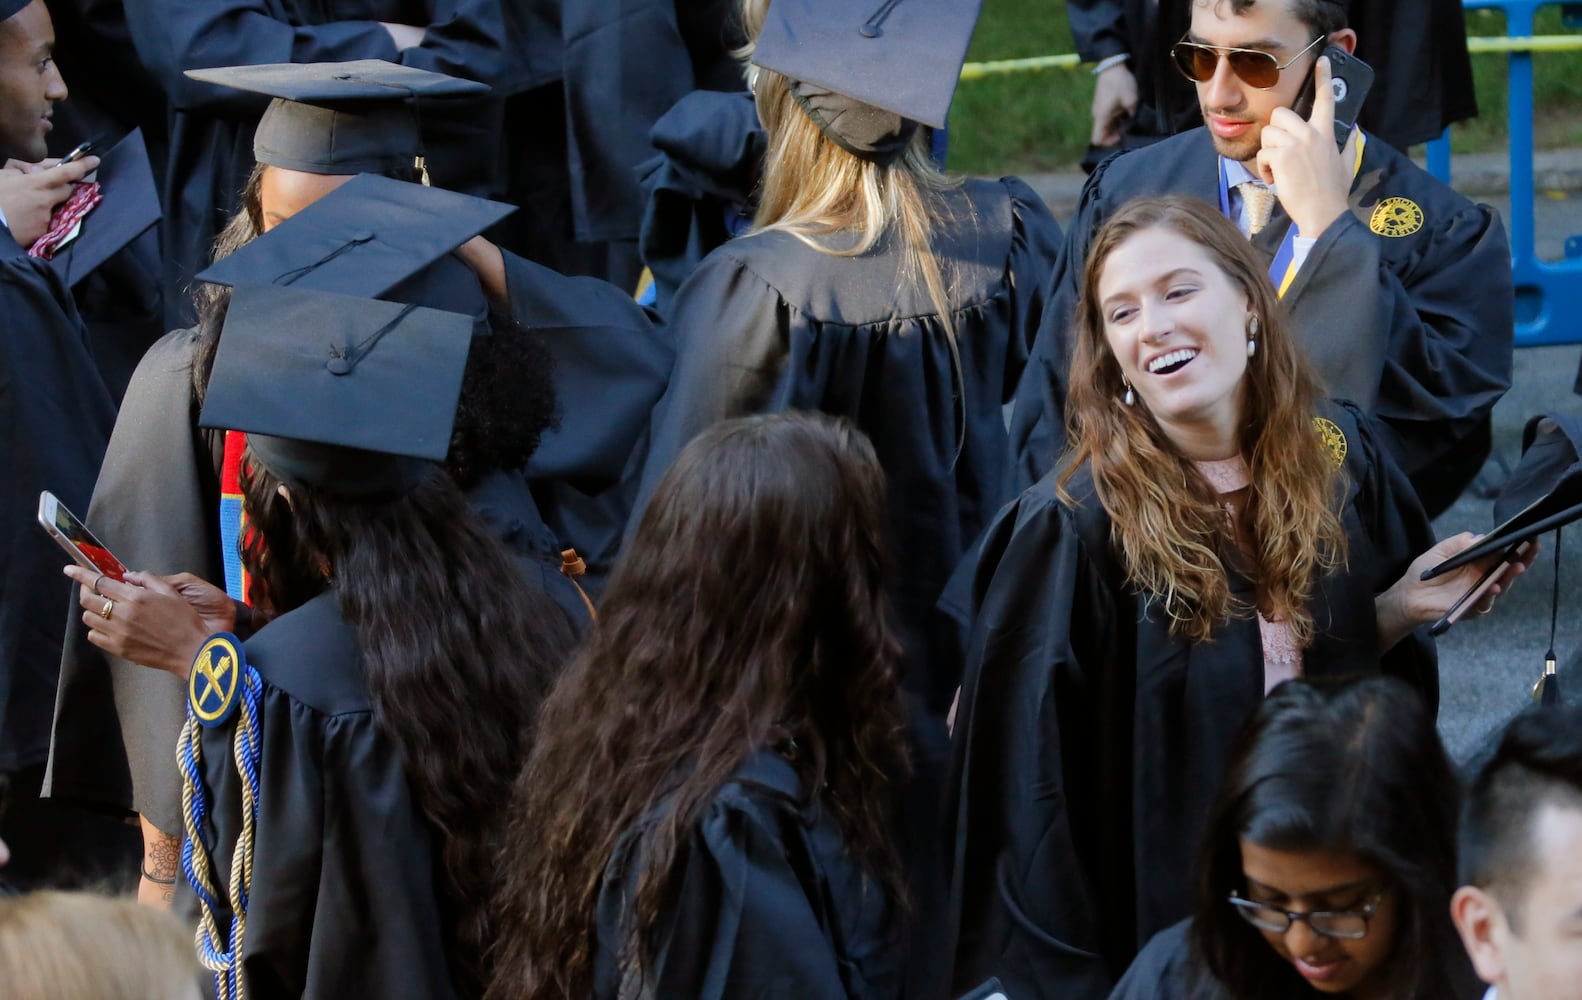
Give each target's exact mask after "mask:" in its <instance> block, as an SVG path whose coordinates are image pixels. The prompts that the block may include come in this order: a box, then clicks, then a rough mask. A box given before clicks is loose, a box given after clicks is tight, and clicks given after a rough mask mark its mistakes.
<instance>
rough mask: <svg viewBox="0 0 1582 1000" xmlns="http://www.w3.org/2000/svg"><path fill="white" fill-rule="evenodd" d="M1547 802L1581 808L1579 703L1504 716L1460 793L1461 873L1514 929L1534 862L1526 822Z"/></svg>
mask: <svg viewBox="0 0 1582 1000" xmlns="http://www.w3.org/2000/svg"><path fill="white" fill-rule="evenodd" d="M1548 805H1556V806H1560V807H1563V808H1566V809H1575V810H1578V811H1582V708H1577V707H1575V706H1545V707H1542V708H1532V709H1529V710H1528V711H1527V712H1524V713H1523V714H1521V715H1518V716H1517V717H1516V718H1515V719H1513V720H1511V724H1510V725H1509V726H1507V727H1506V729H1505V735H1504V736H1503V737H1501V739H1500V745H1499V748H1498V749H1497V750H1495V751H1494V756H1493V757H1492V758H1490V760H1489V761H1488V763H1486V764H1484V765H1483V768H1482V770H1480V771H1479V772H1478V775H1477V777H1476V778H1475V779H1474V780H1473V782H1472V788H1471V790H1470V791H1469V792H1468V793H1467V801H1466V806H1465V810H1464V811H1463V812H1462V814H1461V862H1460V868H1459V874H1460V881H1461V883H1462V884H1463V885H1475V886H1478V887H1479V888H1481V889H1485V890H1487V891H1488V892H1490V893H1492V894H1493V895H1494V896H1495V897H1496V898H1497V899H1498V900H1499V901H1500V905H1501V907H1503V908H1504V910H1505V914H1506V919H1507V920H1508V921H1509V922H1510V924H1511V927H1512V929H1513V930H1517V931H1519V927H1518V920H1519V914H1520V912H1521V905H1520V904H1521V900H1522V897H1523V896H1524V895H1525V893H1526V888H1527V885H1528V883H1529V882H1530V881H1531V880H1532V877H1533V875H1534V870H1535V869H1536V868H1537V861H1538V859H1537V858H1536V857H1535V856H1534V852H1533V824H1534V822H1535V821H1536V819H1537V816H1538V813H1539V812H1540V811H1541V810H1542V809H1543V808H1544V807H1545V806H1548Z"/></svg>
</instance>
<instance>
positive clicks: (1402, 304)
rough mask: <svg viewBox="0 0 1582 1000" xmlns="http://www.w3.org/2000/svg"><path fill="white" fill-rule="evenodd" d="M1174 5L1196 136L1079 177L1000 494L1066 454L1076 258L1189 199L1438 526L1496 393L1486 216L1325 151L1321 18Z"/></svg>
mask: <svg viewBox="0 0 1582 1000" xmlns="http://www.w3.org/2000/svg"><path fill="white" fill-rule="evenodd" d="M1184 2H1189V3H1190V4H1191V26H1190V29H1189V30H1188V31H1187V33H1186V36H1185V37H1184V38H1182V39H1181V42H1180V43H1179V44H1178V45H1177V46H1176V47H1175V49H1174V55H1173V59H1172V61H1173V63H1174V65H1175V66H1176V68H1177V69H1178V70H1179V71H1180V72H1182V73H1183V74H1185V75H1187V76H1188V77H1189V78H1190V79H1191V80H1192V82H1193V86H1194V87H1195V88H1196V92H1197V99H1198V104H1199V107H1200V110H1201V112H1202V117H1203V123H1204V124H1203V127H1202V128H1197V129H1193V130H1191V131H1189V132H1185V133H1182V134H1181V135H1178V136H1174V137H1172V138H1170V139H1166V140H1164V141H1162V142H1159V143H1156V144H1154V145H1151V146H1147V147H1144V148H1142V149H1137V150H1132V151H1128V152H1124V153H1121V154H1118V155H1117V156H1115V157H1113V158H1111V159H1110V160H1108V161H1106V162H1105V163H1104V164H1102V165H1101V166H1100V167H1099V168H1098V169H1097V170H1095V171H1094V172H1093V174H1092V175H1091V176H1090V177H1089V178H1088V182H1087V184H1086V186H1085V187H1084V189H1083V193H1082V199H1081V202H1080V204H1079V206H1078V209H1077V217H1076V219H1075V221H1074V222H1073V224H1072V225H1071V227H1070V229H1069V230H1068V232H1067V242H1066V246H1065V249H1064V251H1063V252H1062V254H1061V258H1060V260H1059V261H1057V263H1056V265H1055V271H1054V274H1053V275H1052V278H1051V281H1052V284H1051V286H1050V287H1049V289H1048V295H1049V299H1050V307H1049V308H1048V309H1046V310H1045V312H1044V320H1043V325H1042V327H1041V328H1040V330H1039V331H1038V336H1037V340H1036V341H1035V344H1034V346H1033V350H1032V357H1031V358H1030V359H1029V367H1028V370H1027V373H1026V375H1024V377H1023V379H1022V382H1021V385H1020V387H1019V389H1018V394H1017V399H1016V405H1015V409H1014V410H1013V413H1012V418H1011V438H1012V445H1013V447H1014V448H1015V449H1016V455H1017V466H1016V467H1017V475H1018V478H1019V485H1021V486H1026V485H1028V484H1030V483H1032V482H1035V481H1037V480H1038V479H1039V478H1040V477H1041V476H1043V475H1044V474H1045V473H1047V472H1048V471H1049V470H1050V469H1051V468H1053V467H1054V465H1055V463H1056V461H1057V460H1058V458H1059V457H1060V454H1061V452H1062V451H1063V449H1064V446H1065V435H1064V431H1063V409H1064V402H1065V391H1064V378H1065V358H1066V352H1067V343H1068V339H1067V338H1068V334H1067V326H1068V324H1069V323H1070V321H1071V317H1072V315H1073V309H1074V306H1075V303H1076V300H1077V284H1078V281H1079V279H1080V277H1081V273H1082V265H1083V260H1084V258H1085V257H1086V255H1087V246H1088V241H1089V240H1090V239H1091V237H1092V235H1093V233H1094V232H1096V231H1097V230H1098V228H1099V226H1100V225H1101V224H1102V223H1103V222H1104V221H1105V219H1107V218H1108V217H1109V216H1110V215H1112V214H1113V213H1114V212H1115V211H1116V210H1117V209H1118V208H1119V207H1120V206H1121V205H1123V204H1124V203H1125V202H1126V201H1128V200H1130V199H1131V198H1134V197H1144V196H1149V195H1161V194H1189V195H1194V196H1196V197H1199V198H1202V199H1203V200H1205V201H1208V202H1210V203H1211V204H1218V205H1219V206H1220V208H1221V210H1222V211H1224V213H1225V214H1226V215H1227V216H1228V217H1229V218H1230V219H1232V220H1233V221H1235V222H1236V223H1237V225H1238V226H1239V227H1240V228H1241V230H1242V232H1243V233H1246V234H1247V235H1248V238H1249V239H1251V241H1252V242H1253V245H1254V246H1256V247H1257V248H1258V249H1260V250H1261V251H1263V253H1264V254H1265V256H1266V257H1267V258H1268V260H1269V269H1270V278H1271V280H1272V281H1273V282H1274V284H1275V286H1276V287H1277V288H1279V289H1280V290H1281V296H1282V298H1283V300H1284V301H1285V302H1286V303H1287V305H1288V306H1289V308H1290V311H1291V316H1292V318H1293V320H1294V321H1295V324H1294V325H1295V327H1296V329H1297V332H1298V333H1299V334H1300V335H1301V337H1302V338H1303V341H1304V344H1305V346H1306V348H1307V351H1308V354H1309V356H1310V357H1311V358H1312V359H1313V361H1314V362H1315V364H1316V365H1317V366H1318V368H1319V371H1320V373H1321V374H1322V375H1323V377H1324V379H1325V381H1326V383H1327V385H1328V387H1329V390H1330V392H1331V394H1332V395H1334V396H1336V397H1339V398H1343V399H1349V400H1351V401H1353V402H1355V403H1357V404H1359V405H1361V406H1363V407H1364V408H1366V409H1368V410H1369V411H1370V412H1372V413H1373V414H1374V415H1375V416H1377V417H1378V418H1380V420H1381V421H1382V423H1383V425H1384V428H1385V430H1386V432H1387V433H1386V439H1387V440H1388V442H1389V443H1390V445H1391V451H1392V452H1393V455H1394V457H1395V459H1396V461H1397V462H1398V463H1399V464H1400V465H1401V466H1402V468H1403V469H1404V470H1405V471H1406V473H1407V475H1408V476H1409V477H1410V478H1411V480H1412V483H1413V485H1414V486H1415V487H1416V489H1417V493H1418V496H1419V498H1420V499H1422V501H1423V503H1424V505H1425V506H1426V507H1427V508H1428V509H1429V511H1430V513H1433V514H1437V513H1438V512H1439V511H1442V510H1443V509H1444V508H1446V507H1448V506H1449V505H1450V504H1451V503H1452V502H1453V501H1454V500H1455V498H1456V497H1457V496H1459V495H1460V493H1461V491H1462V490H1463V489H1464V488H1465V487H1466V486H1467V484H1468V483H1470V482H1471V481H1472V479H1473V477H1474V476H1476V475H1477V472H1478V470H1479V469H1480V468H1481V466H1482V464H1483V460H1484V458H1485V457H1486V456H1487V454H1488V450H1489V443H1490V437H1489V414H1490V411H1491V410H1492V408H1493V406H1494V403H1495V402H1496V401H1497V400H1498V399H1499V398H1500V396H1501V395H1503V394H1504V392H1505V390H1506V389H1507V388H1508V387H1509V385H1510V375H1511V350H1512V334H1513V326H1514V318H1513V298H1514V295H1513V289H1512V281H1511V271H1510V247H1509V243H1508V242H1507V240H1506V237H1505V231H1504V228H1503V226H1502V225H1501V224H1500V220H1499V217H1498V216H1497V215H1496V214H1495V213H1494V211H1493V210H1492V209H1490V208H1488V207H1487V206H1480V205H1474V204H1473V203H1472V202H1470V201H1468V200H1467V199H1466V198H1464V197H1463V196H1461V195H1460V194H1457V193H1456V192H1455V191H1453V190H1451V189H1450V188H1448V187H1446V186H1445V185H1443V184H1441V183H1439V182H1438V181H1436V180H1435V179H1434V178H1433V177H1431V176H1429V175H1428V174H1427V173H1425V172H1424V171H1422V170H1421V169H1419V168H1418V167H1416V166H1415V165H1414V164H1413V163H1412V162H1411V160H1409V159H1408V158H1407V157H1406V156H1404V155H1402V154H1401V153H1399V152H1397V151H1396V150H1394V149H1392V148H1390V147H1389V145H1387V144H1386V143H1384V142H1383V141H1381V140H1379V139H1378V138H1376V137H1373V136H1368V135H1365V134H1364V133H1362V132H1360V131H1353V132H1352V133H1351V134H1350V135H1349V137H1348V139H1347V142H1346V144H1345V147H1344V148H1343V149H1342V148H1339V147H1337V143H1336V139H1335V133H1334V129H1333V127H1332V123H1333V121H1334V108H1335V98H1334V96H1333V92H1332V90H1331V73H1330V67H1329V65H1328V63H1329V60H1328V59H1323V60H1320V53H1321V52H1322V51H1323V50H1324V48H1325V46H1326V45H1335V46H1338V47H1339V48H1340V49H1342V50H1345V51H1347V52H1350V51H1351V50H1352V49H1353V48H1354V47H1355V45H1356V41H1357V36H1356V33H1355V32H1354V31H1352V30H1351V29H1350V28H1348V27H1347V26H1346V20H1345V9H1344V5H1343V4H1341V3H1339V2H1338V0H1184ZM1310 81H1311V89H1309V88H1310ZM1309 93H1310V94H1312V95H1313V96H1312V97H1311V98H1307V97H1306V96H1305V95H1306V94H1309ZM1309 103H1310V105H1311V107H1310V109H1309V108H1308V107H1305V105H1308V104H1309ZM1293 105H1295V106H1298V107H1302V113H1299V112H1298V111H1296V110H1293ZM1251 182H1256V184H1252V183H1251ZM1271 196H1272V197H1271Z"/></svg>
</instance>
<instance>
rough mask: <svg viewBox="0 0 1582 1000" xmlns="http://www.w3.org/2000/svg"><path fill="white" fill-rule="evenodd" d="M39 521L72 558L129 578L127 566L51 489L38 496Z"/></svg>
mask: <svg viewBox="0 0 1582 1000" xmlns="http://www.w3.org/2000/svg"><path fill="white" fill-rule="evenodd" d="M38 523H39V524H40V525H41V526H42V527H43V528H44V530H45V531H47V532H49V536H50V537H51V538H53V539H55V541H56V543H57V544H59V545H60V547H61V548H63V549H65V550H66V554H67V555H69V556H71V559H72V561H73V562H75V563H76V564H77V565H78V566H81V567H82V568H83V569H85V570H88V571H90V572H92V573H100V574H103V575H104V576H107V577H109V578H110V579H112V580H114V581H116V582H117V583H119V582H121V581H123V580H125V579H126V567H125V566H124V565H122V563H121V560H119V559H117V558H116V557H115V556H114V555H113V554H112V553H111V552H110V550H109V549H107V548H105V546H104V544H103V543H102V542H100V541H99V540H98V539H97V538H95V537H93V532H91V531H89V530H88V528H87V526H86V525H84V524H83V523H82V521H80V520H78V518H77V515H75V514H73V513H72V512H71V511H70V510H67V509H66V505H65V504H63V503H61V502H60V500H59V499H58V498H57V497H56V496H55V494H53V493H51V492H50V491H48V490H45V491H44V492H43V493H40V494H39V497H38Z"/></svg>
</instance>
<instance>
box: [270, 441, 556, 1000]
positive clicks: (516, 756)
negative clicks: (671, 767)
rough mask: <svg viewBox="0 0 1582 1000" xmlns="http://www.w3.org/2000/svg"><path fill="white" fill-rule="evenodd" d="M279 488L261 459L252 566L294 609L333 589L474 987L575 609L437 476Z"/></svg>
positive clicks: (275, 603)
mask: <svg viewBox="0 0 1582 1000" xmlns="http://www.w3.org/2000/svg"><path fill="white" fill-rule="evenodd" d="M279 486H280V481H279V480H278V479H277V478H275V476H273V475H272V474H270V473H269V471H268V470H267V469H265V468H264V467H263V465H262V464H261V463H260V462H259V461H258V459H257V457H256V456H255V455H253V454H252V452H251V451H249V453H248V455H247V457H246V465H245V468H244V471H243V476H242V492H243V503H244V505H245V507H246V509H247V512H248V517H249V519H250V524H251V526H252V528H253V531H254V532H255V536H256V537H255V541H254V543H253V544H251V545H249V546H248V547H246V548H245V549H244V555H243V560H244V562H245V563H246V564H247V567H248V570H249V571H250V572H252V573H254V574H256V575H257V576H258V577H259V578H260V579H262V580H263V581H264V583H265V585H266V590H267V593H268V599H269V601H270V602H271V605H272V610H274V611H276V612H278V613H285V612H287V611H290V610H291V609H292V608H295V607H298V606H300V605H301V604H302V603H303V602H305V601H306V600H308V599H310V598H312V597H313V596H315V595H316V594H319V593H321V592H323V591H324V590H325V589H328V590H330V591H332V592H333V593H334V594H335V597H336V599H337V600H338V602H339V605H340V610H341V615H342V616H343V617H344V618H345V620H346V621H347V622H348V623H349V624H351V625H352V626H353V627H354V628H355V629H356V630H357V637H358V643H359V646H360V648H361V650H362V658H363V677H364V680H365V681H366V682H367V684H368V689H369V692H370V694H371V695H372V698H373V704H374V720H375V722H376V723H377V724H378V725H379V727H380V728H381V729H382V730H383V731H384V732H386V733H388V734H389V735H390V736H391V737H392V738H393V740H394V742H395V745H396V747H397V748H398V749H399V750H400V752H401V754H402V759H403V762H404V765H405V770H406V775H407V780H408V781H409V782H410V783H411V786H412V790H413V793H414V796H415V798H416V800H417V803H418V807H419V808H420V809H421V810H422V812H423V815H424V816H425V817H426V818H427V819H428V821H429V822H430V823H432V824H433V826H434V829H435V831H436V833H437V834H438V839H439V845H440V848H439V855H440V856H439V862H440V864H439V873H440V876H441V884H442V885H443V886H444V887H445V890H446V895H447V897H448V899H447V902H448V904H449V906H448V909H447V913H446V914H445V915H446V917H447V924H448V932H449V934H450V936H451V942H452V947H451V954H452V956H453V957H454V961H455V968H456V970H457V978H458V986H459V987H462V992H463V993H464V994H465V993H473V994H476V992H477V991H478V990H480V989H481V988H482V986H483V984H484V983H486V982H487V981H488V979H489V968H488V965H487V958H488V952H489V947H490V945H491V942H493V941H494V940H495V938H496V937H497V936H498V935H499V934H500V933H501V932H502V928H501V926H500V925H499V923H498V921H496V919H495V914H494V909H493V903H492V893H493V890H494V888H495V884H496V878H495V874H496V862H497V860H498V858H499V855H500V850H501V846H502V843H503V834H504V831H505V823H506V807H505V804H506V802H507V801H508V799H509V797H510V791H511V781H512V778H513V777H514V776H515V775H516V773H517V771H518V770H519V769H520V768H521V766H522V762H523V759H524V758H525V757H526V754H527V748H528V746H529V745H530V743H531V741H532V730H533V717H534V712H535V710H536V709H537V707H538V705H539V703H540V702H541V701H542V699H543V698H544V696H545V694H546V693H547V691H548V690H549V687H550V684H551V681H552V680H553V678H554V677H555V676H556V674H557V673H558V672H559V668H560V666H561V664H562V663H563V662H564V660H565V659H566V657H567V655H568V653H569V650H570V649H571V648H572V645H573V642H574V639H573V633H572V630H571V625H570V623H569V622H568V621H567V620H566V616H565V613H564V612H563V611H561V609H560V607H559V606H558V605H557V604H556V603H555V602H554V600H553V599H551V598H550V597H549V595H547V594H545V593H544V592H543V590H542V589H540V588H539V587H537V586H536V585H534V584H533V583H531V582H529V580H528V578H527V577H525V576H524V575H523V574H522V573H521V571H520V570H519V569H518V565H517V563H516V561H515V560H514V559H513V558H512V557H511V555H510V554H509V553H508V552H507V551H506V550H505V549H504V548H503V547H502V546H501V545H500V544H499V543H498V542H497V541H496V540H495V539H493V538H491V537H489V536H488V535H487V534H486V533H485V532H484V531H483V529H481V528H480V527H478V526H477V518H476V517H475V516H474V515H473V514H472V513H471V512H470V511H469V509H468V507H467V501H466V499H465V497H463V496H462V494H461V492H460V491H459V490H458V489H457V487H456V485H455V484H454V483H453V482H452V481H451V479H450V477H449V475H447V474H446V473H445V472H444V471H442V470H441V469H439V468H438V467H435V468H434V470H433V471H432V472H431V473H430V474H428V475H427V476H426V477H425V478H424V479H423V480H421V481H420V482H419V483H418V484H417V486H416V487H415V488H414V489H412V491H411V492H410V493H408V494H407V495H405V496H403V497H400V498H398V499H395V500H391V501H388V502H382V503H364V502H352V501H348V500H344V499H338V498H336V497H332V496H327V495H324V494H322V493H320V492H317V491H314V490H311V489H306V488H299V489H294V490H293V491H292V492H291V495H290V498H289V500H288V499H286V498H284V497H282V496H281V495H280V494H279V492H278V489H279Z"/></svg>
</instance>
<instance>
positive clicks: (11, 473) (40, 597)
mask: <svg viewBox="0 0 1582 1000" xmlns="http://www.w3.org/2000/svg"><path fill="white" fill-rule="evenodd" d="M114 420H115V406H114V403H112V402H111V399H110V393H109V390H108V389H107V388H106V387H105V385H104V381H103V379H101V378H100V376H99V371H98V369H97V367H96V366H95V365H94V359H93V356H92V354H91V352H90V349H89V346H88V339H87V333H86V330H85V329H84V327H83V324H82V319H81V317H80V316H79V314H78V312H77V308H76V306H75V305H74V304H73V302H72V298H71V294H70V292H69V291H68V290H67V289H66V286H65V285H64V283H63V282H61V280H60V278H59V277H58V276H57V275H56V274H55V273H54V272H53V271H52V270H51V269H50V268H49V267H47V266H46V265H45V263H44V262H43V261H40V260H35V259H34V258H31V257H28V256H27V255H26V253H25V252H24V251H23V250H22V248H21V247H19V246H17V244H16V243H15V242H14V241H13V240H12V238H11V233H10V231H9V230H7V229H6V228H5V227H4V226H0V428H3V429H0V773H4V772H6V771H11V770H21V769H22V768H26V767H33V766H35V765H37V764H38V763H40V762H41V761H42V760H43V759H44V757H45V755H46V753H47V751H48V746H49V713H50V706H51V705H52V704H53V700H54V691H55V682H56V677H57V670H58V668H59V665H60V632H59V628H58V626H59V622H60V619H59V617H57V616H58V615H59V614H60V608H61V606H62V604H63V603H64V602H65V601H66V599H67V596H66V595H67V594H68V593H75V591H76V588H75V586H74V585H72V584H71V582H70V581H69V580H67V579H65V577H63V576H61V572H60V570H61V567H62V566H64V565H65V564H66V563H68V562H69V561H70V560H69V559H68V558H67V557H66V556H65V554H64V553H62V552H61V550H60V549H59V548H57V547H56V546H55V543H54V542H52V541H51V540H50V539H49V536H47V535H46V534H45V533H44V532H43V531H42V530H40V529H39V527H38V524H37V523H36V521H35V520H34V518H35V514H36V512H37V510H38V502H39V493H40V491H42V490H50V491H51V492H53V493H55V494H56V495H57V496H58V497H59V498H60V500H61V502H62V503H64V504H66V505H67V507H69V508H71V509H73V510H75V511H76V512H77V513H78V514H79V515H80V514H81V513H82V511H83V509H84V508H85V506H86V504H87V500H88V495H89V492H90V491H91V490H92V488H93V476H94V471H95V470H96V469H97V468H98V466H99V460H100V458H101V457H102V456H103V455H104V447H105V441H106V440H107V439H108V437H109V433H110V427H111V425H112V423H113V422H114Z"/></svg>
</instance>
